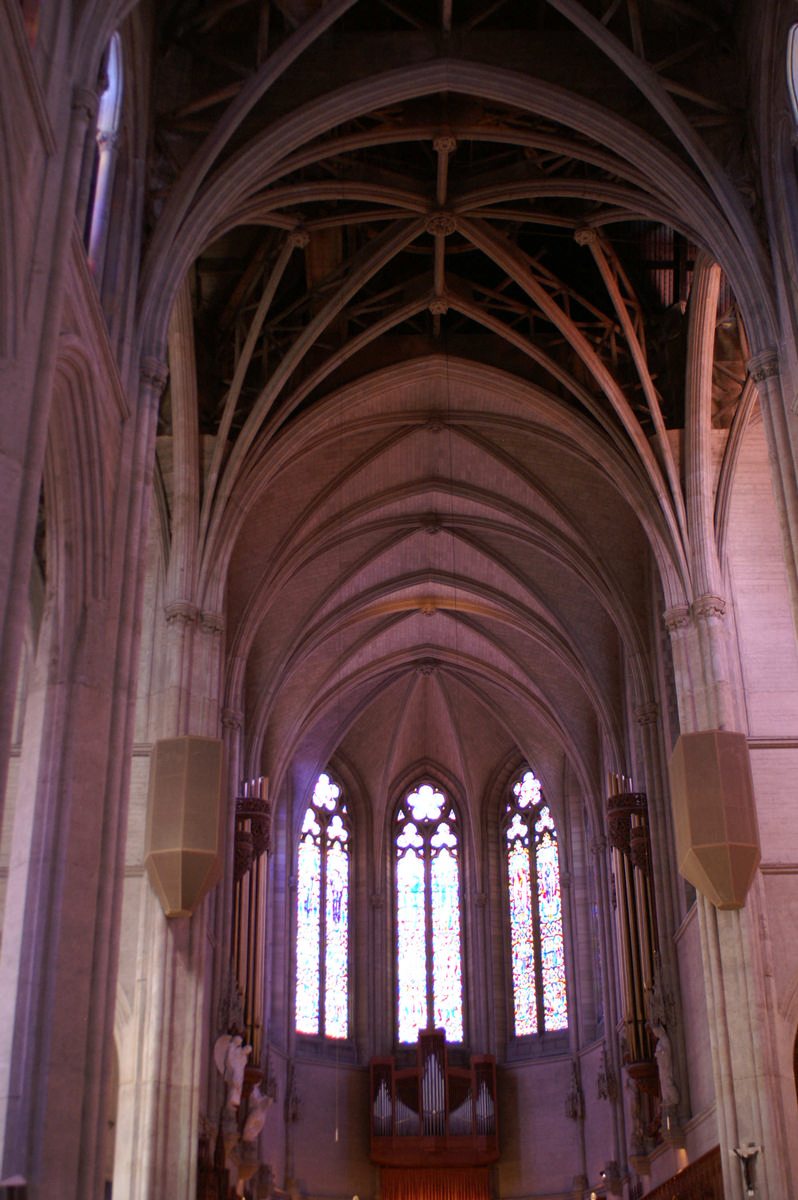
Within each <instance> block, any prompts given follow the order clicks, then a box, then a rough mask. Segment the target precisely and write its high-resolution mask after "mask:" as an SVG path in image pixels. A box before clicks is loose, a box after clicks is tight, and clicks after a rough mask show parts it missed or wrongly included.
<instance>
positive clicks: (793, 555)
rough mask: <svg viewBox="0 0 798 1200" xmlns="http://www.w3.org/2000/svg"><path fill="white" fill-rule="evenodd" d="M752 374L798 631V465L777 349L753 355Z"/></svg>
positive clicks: (750, 369)
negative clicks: (766, 444) (759, 408)
mask: <svg viewBox="0 0 798 1200" xmlns="http://www.w3.org/2000/svg"><path fill="white" fill-rule="evenodd" d="M748 370H749V372H750V374H751V378H752V379H753V380H754V382H755V383H756V385H757V388H758V390H759V402H760V407H761V411H762V420H763V422H764V426H765V436H766V437H767V443H768V451H769V454H770V461H771V472H770V475H771V479H772V481H773V492H774V495H775V497H776V508H777V511H778V514H779V524H780V526H781V534H782V544H783V546H784V565H785V568H786V572H787V583H788V585H789V588H790V599H791V600H792V607H793V621H794V623H795V627H796V630H798V465H796V454H795V450H794V448H793V442H792V437H791V429H790V422H789V419H788V414H787V409H786V404H785V399H784V396H783V393H782V388H781V377H780V374H779V357H778V352H777V351H776V349H775V348H774V347H769V348H767V349H765V350H762V351H760V352H759V353H757V354H754V355H752V357H751V358H750V359H749V360H748Z"/></svg>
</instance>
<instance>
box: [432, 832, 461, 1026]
mask: <svg viewBox="0 0 798 1200" xmlns="http://www.w3.org/2000/svg"><path fill="white" fill-rule="evenodd" d="M431 846H432V851H433V858H432V863H431V869H430V890H431V900H432V991H433V1020H434V1023H435V1028H436V1029H445V1030H446V1037H447V1040H448V1041H450V1042H461V1041H462V1040H463V985H462V974H461V972H462V957H461V954H460V903H459V897H460V872H459V866H458V862H457V838H456V837H455V836H454V834H453V833H452V831H451V829H450V828H449V826H448V825H447V824H445V823H441V824H440V825H439V826H438V828H437V830H436V831H435V833H434V835H433V837H432V838H431Z"/></svg>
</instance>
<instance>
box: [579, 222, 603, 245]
mask: <svg viewBox="0 0 798 1200" xmlns="http://www.w3.org/2000/svg"><path fill="white" fill-rule="evenodd" d="M574 241H575V242H576V244H577V246H594V245H595V244H596V242H597V241H598V234H597V233H596V231H595V229H591V228H590V227H589V226H588V225H583V226H582V228H581V229H575V230H574Z"/></svg>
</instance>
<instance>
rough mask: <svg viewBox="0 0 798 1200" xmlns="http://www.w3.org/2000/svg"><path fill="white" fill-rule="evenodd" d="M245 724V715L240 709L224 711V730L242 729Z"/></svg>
mask: <svg viewBox="0 0 798 1200" xmlns="http://www.w3.org/2000/svg"><path fill="white" fill-rule="evenodd" d="M243 722H244V714H243V713H242V712H241V710H240V709H239V708H223V709H222V727H223V728H224V729H240V728H241V726H242V724H243Z"/></svg>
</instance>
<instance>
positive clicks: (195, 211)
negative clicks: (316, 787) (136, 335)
mask: <svg viewBox="0 0 798 1200" xmlns="http://www.w3.org/2000/svg"><path fill="white" fill-rule="evenodd" d="M732 9H733V5H732V4H731V3H727V2H726V0H696V2H694V3H691V2H687V0H585V3H578V2H577V0H536V2H532V0H504V2H502V0H498V2H497V0H481V2H477V0H442V3H441V4H440V5H434V4H432V3H429V2H427V0H398V2H394V0H360V2H359V3H348V4H347V3H345V2H342V0H339V2H338V3H328V4H321V3H319V0H275V2H274V3H272V4H269V3H268V2H266V0H244V2H241V3H235V2H233V3H231V2H230V0H224V2H223V3H202V4H200V3H196V2H195V0H190V2H187V3H175V4H171V5H164V6H162V12H161V16H160V26H159V30H158V38H159V51H160V61H161V68H160V74H159V82H158V88H157V92H156V97H155V112H156V116H155V125H154V136H153V154H152V159H151V171H150V176H149V189H148V209H147V211H148V222H149V229H150V242H149V247H148V255H147V258H146V260H145V276H144V278H145V284H146V286H147V287H149V289H150V291H149V294H150V296H151V297H155V296H156V294H157V292H158V290H159V288H161V287H162V288H163V290H164V292H165V293H168V291H169V287H170V286H171V287H173V288H174V289H176V288H177V287H178V284H179V279H180V278H181V277H182V278H184V279H185V282H184V283H182V284H181V285H180V286H182V288H183V293H182V294H183V296H184V302H185V304H186V305H187V311H189V312H190V322H189V323H190V327H191V338H193V345H191V344H190V339H189V343H188V345H189V349H188V350H187V349H186V345H187V343H186V339H185V338H184V337H183V338H182V340H180V338H179V337H178V333H177V332H176V328H177V324H176V318H174V317H173V320H172V326H171V333H170V357H171V359H172V383H171V387H170V389H169V390H168V391H167V394H166V396H165V398H164V403H163V408H162V414H161V435H162V441H161V461H162V464H166V463H167V460H168V463H169V464H170V465H168V466H164V473H165V479H166V478H167V476H168V477H169V479H173V482H172V483H169V481H168V479H167V488H166V490H167V492H168V491H169V489H170V487H173V486H176V485H174V480H176V479H178V477H179V476H178V474H177V472H175V474H174V476H173V477H172V476H171V475H170V472H171V470H172V468H171V461H172V455H174V457H175V458H176V459H181V455H182V459H181V461H183V460H185V458H186V456H189V457H190V456H191V455H193V456H194V457H195V459H196V477H197V482H196V487H195V494H194V500H195V503H196V514H195V515H196V521H195V525H194V526H192V528H194V533H193V534H192V536H193V537H194V538H195V542H194V543H193V545H194V550H193V551H192V555H193V558H192V561H194V562H195V568H194V569H193V585H192V586H193V588H194V589H195V593H196V595H195V598H196V600H197V602H198V603H199V604H200V606H201V607H202V608H203V609H206V610H211V611H224V613H225V618H226V631H227V632H226V636H227V644H228V650H229V660H228V661H229V666H228V675H227V680H226V688H227V698H228V702H229V703H230V705H231V706H232V707H238V708H240V709H241V710H242V711H243V712H244V714H245V729H246V736H247V744H248V746H249V748H250V749H249V753H250V761H249V763H248V764H247V767H248V769H249V770H252V771H256V770H260V769H263V770H264V771H265V773H267V774H270V775H271V776H272V778H273V780H275V782H277V783H278V784H279V783H280V782H283V781H285V780H288V779H291V778H293V779H294V781H295V782H296V783H298V784H299V785H300V787H305V786H307V785H308V783H309V780H310V778H311V776H312V775H313V774H314V773H315V772H316V771H318V770H319V769H320V768H321V767H322V766H324V765H325V763H326V762H327V761H328V760H329V759H330V757H331V756H333V755H335V756H336V760H337V762H338V763H339V765H340V767H341V769H345V770H348V771H350V772H351V773H352V777H353V778H358V779H359V780H360V781H361V782H362V784H363V786H364V788H365V789H366V790H368V791H369V792H370V793H371V794H372V795H374V796H382V797H386V796H387V794H388V792H389V790H390V788H391V787H392V786H393V785H395V784H396V783H397V781H398V780H400V779H403V778H404V777H405V775H407V774H408V772H409V773H411V774H412V771H413V770H414V769H416V768H417V767H419V766H420V765H422V764H426V765H427V767H429V766H430V765H435V766H436V767H437V768H438V769H439V770H440V772H441V773H443V774H445V775H447V778H448V779H450V780H451V781H452V783H453V785H455V786H458V787H461V788H463V789H464V790H465V791H466V792H468V793H469V794H471V795H474V796H477V795H482V794H484V791H485V789H486V788H487V787H488V786H489V784H490V783H491V781H494V780H495V779H497V778H498V777H499V776H500V775H501V773H502V772H503V771H506V770H508V769H509V768H510V766H515V765H516V764H517V763H518V761H519V759H520V757H521V756H526V757H527V758H528V759H529V761H530V762H531V763H532V765H533V766H534V767H535V769H536V770H537V771H538V773H539V774H540V775H541V777H542V778H543V781H544V784H545V785H547V786H548V788H549V790H550V791H552V792H559V790H560V789H561V787H562V783H563V762H564V761H565V760H566V759H567V760H568V762H569V764H570V769H571V771H572V773H573V778H574V779H575V780H577V785H576V786H578V787H579V788H582V789H584V791H585V792H588V791H590V790H591V789H592V788H595V787H596V786H597V784H598V782H599V780H600V777H601V769H602V766H603V765H604V764H605V763H606V762H612V763H614V764H615V765H616V767H617V768H618V769H624V768H625V767H626V766H627V765H630V764H629V758H628V747H626V745H625V743H624V734H623V727H624V721H623V717H624V714H625V713H626V712H628V711H629V710H631V709H632V708H634V706H635V705H639V704H641V703H646V702H648V701H649V700H651V699H652V698H653V697H654V677H655V674H656V670H657V663H656V653H655V646H656V639H657V636H658V635H655V636H654V638H653V640H652V630H655V631H656V630H659V629H661V619H660V618H661V612H662V609H663V607H665V606H666V605H667V604H671V603H675V602H677V601H678V600H679V599H684V598H687V599H689V597H690V595H691V588H692V582H691V571H692V569H693V562H694V553H693V551H692V549H691V536H692V531H691V529H690V522H689V519H688V516H687V513H686V510H685V498H684V491H683V483H682V479H681V475H680V471H681V460H680V447H681V444H682V442H681V439H682V431H683V429H684V427H685V423H686V420H687V421H689V420H691V419H698V418H697V417H696V418H693V417H691V416H690V412H688V411H687V409H686V402H685V377H686V371H687V368H688V360H689V355H690V343H691V338H693V339H695V338H696V337H697V336H698V331H699V330H700V329H702V328H704V327H705V325H706V321H707V319H708V320H709V325H710V335H709V344H710V346H711V344H712V341H713V340H714V365H713V366H712V370H711V398H710V402H709V405H708V407H707V408H706V409H705V411H704V415H703V416H702V417H701V419H702V420H705V421H706V423H707V425H708V426H709V427H710V429H711V434H710V436H711V438H714V439H715V443H716V445H717V446H720V447H721V448H722V447H723V446H725V445H726V444H727V439H728V431H729V430H730V429H731V428H735V427H736V426H740V425H741V424H742V423H744V421H745V420H747V419H748V416H749V414H750V407H751V392H750V387H749V386H748V385H747V384H746V368H745V361H746V359H747V357H748V344H747V340H746V332H745V329H744V327H743V319H744V312H742V310H743V309H744V304H743V305H742V306H740V305H738V302H737V300H736V299H735V295H738V296H742V297H743V298H744V293H745V290H746V287H747V279H748V277H747V275H746V270H748V269H750V264H751V262H753V263H754V264H755V266H756V263H757V262H758V259H757V255H759V254H761V252H760V250H759V248H758V245H757V241H756V233H755V229H756V219H757V213H756V202H755V197H753V196H748V195H745V202H743V200H742V199H741V198H740V197H741V193H740V190H739V188H738V187H737V186H736V184H739V183H740V181H741V180H743V181H744V178H745V129H744V124H743V122H742V119H741V113H742V112H743V109H744V100H745V98H744V94H743V84H744V80H743V78H742V75H741V72H740V69H739V62H738V59H737V57H736V53H735V47H734V39H735V29H734V26H733V22H732ZM300 41H301V44H300ZM732 178H733V179H734V181H735V182H734V183H732ZM743 194H744V193H743ZM702 248H704V249H705V250H706V251H708V254H707V253H703V252H702ZM713 260H717V261H720V262H721V264H722V266H723V268H724V273H723V274H719V273H718V272H715V273H714V274H712V272H711V270H710V264H711V262H712V261H713ZM164 263H167V264H172V263H173V264H174V265H173V266H172V265H169V266H167V267H164V266H163V264H164ZM757 269H758V268H757ZM169 270H171V271H172V272H173V277H172V278H171V282H170V277H169ZM699 270H700V271H702V272H703V274H702V276H701V278H702V280H703V279H704V276H705V275H706V276H707V277H708V278H709V277H710V276H711V280H712V282H711V284H709V285H708V287H704V286H703V285H702V288H701V301H700V303H699V302H698V301H696V300H695V299H691V290H692V285H693V281H694V278H696V272H697V271H699ZM159 281H161V282H159ZM152 303H153V305H154V304H155V300H154V299H153V300H152ZM702 305H703V308H702V307H701V306H702ZM707 311H709V313H710V316H709V318H707V315H706V314H707ZM702 322H704V324H703V325H702ZM713 326H714V334H713V333H712V327H713ZM183 332H185V331H183ZM178 355H181V356H182V358H181V362H182V367H181V368H180V369H176V368H177V363H176V357H177V356H178ZM187 359H188V360H190V363H191V364H193V367H194V368H195V376H194V379H195V385H196V390H195V393H194V392H192V394H191V398H190V401H188V402H187V401H186V398H185V388H184V392H183V394H180V395H178V388H179V385H176V380H177V379H178V378H180V379H183V378H185V376H184V374H181V371H184V368H185V362H186V360H187ZM189 391H191V389H189ZM688 408H689V406H688ZM735 423H736V425H735ZM181 445H182V447H183V449H182V450H181V449H180V446H181ZM167 448H168V451H167ZM721 453H722V449H721ZM732 466H733V464H732ZM732 466H730V467H729V468H728V469H729V470H731V469H732ZM720 471H721V475H722V473H723V468H722V467H721V468H720ZM180 478H183V476H180ZM179 486H182V484H181V485H179ZM170 503H171V505H172V517H173V518H174V513H175V499H174V494H172V495H171V499H170ZM173 552H174V551H173Z"/></svg>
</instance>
